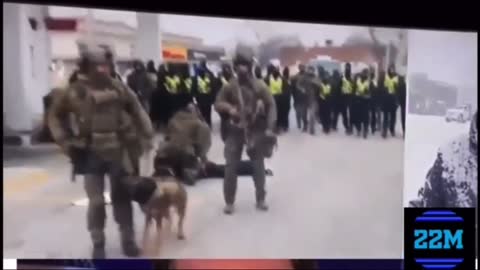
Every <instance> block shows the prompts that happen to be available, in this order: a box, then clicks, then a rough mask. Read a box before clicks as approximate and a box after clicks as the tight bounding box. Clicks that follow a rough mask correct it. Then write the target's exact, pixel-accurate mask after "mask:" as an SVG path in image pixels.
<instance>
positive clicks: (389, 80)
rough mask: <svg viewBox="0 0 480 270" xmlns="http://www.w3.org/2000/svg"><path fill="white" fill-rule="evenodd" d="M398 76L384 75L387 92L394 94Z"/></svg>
mask: <svg viewBox="0 0 480 270" xmlns="http://www.w3.org/2000/svg"><path fill="white" fill-rule="evenodd" d="M397 85H398V76H393V77H390V76H389V75H388V74H387V75H386V76H385V87H387V91H388V93H389V94H395V92H396V91H397Z"/></svg>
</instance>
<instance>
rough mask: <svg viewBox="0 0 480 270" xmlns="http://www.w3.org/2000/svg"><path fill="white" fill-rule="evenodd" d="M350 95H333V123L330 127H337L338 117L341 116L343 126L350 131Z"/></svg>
mask: <svg viewBox="0 0 480 270" xmlns="http://www.w3.org/2000/svg"><path fill="white" fill-rule="evenodd" d="M349 111H350V96H345V95H342V96H338V97H333V123H332V128H333V129H335V130H336V129H337V125H338V118H339V116H342V123H343V127H344V128H345V130H346V131H347V132H350V130H351V125H350V112H349Z"/></svg>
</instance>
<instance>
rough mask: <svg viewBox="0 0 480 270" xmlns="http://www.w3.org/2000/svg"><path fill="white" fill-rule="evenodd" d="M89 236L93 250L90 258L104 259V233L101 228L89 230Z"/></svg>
mask: <svg viewBox="0 0 480 270" xmlns="http://www.w3.org/2000/svg"><path fill="white" fill-rule="evenodd" d="M90 236H91V237H92V243H93V250H92V258H93V259H104V258H105V257H106V254H105V234H104V232H103V230H92V231H90Z"/></svg>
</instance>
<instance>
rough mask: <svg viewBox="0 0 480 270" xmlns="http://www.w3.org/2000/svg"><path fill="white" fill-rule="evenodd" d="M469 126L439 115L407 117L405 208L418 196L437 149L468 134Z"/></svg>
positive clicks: (413, 115)
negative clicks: (449, 120) (459, 136)
mask: <svg viewBox="0 0 480 270" xmlns="http://www.w3.org/2000/svg"><path fill="white" fill-rule="evenodd" d="M469 127H470V123H469V122H467V123H457V122H450V123H447V122H446V121H445V118H444V117H441V116H425V115H415V114H408V115H407V119H406V129H407V132H406V136H405V154H404V157H405V161H404V164H405V172H404V173H405V180H404V193H403V198H404V200H403V201H404V206H408V202H409V201H410V200H412V199H415V198H416V197H417V193H418V189H419V188H420V187H422V186H423V184H424V182H425V177H426V175H427V172H428V170H429V169H430V167H431V166H432V165H433V162H434V160H435V157H436V155H437V150H438V148H439V147H441V146H442V145H444V144H446V143H448V142H449V141H450V140H451V139H453V138H455V137H456V136H457V135H460V134H463V133H467V132H468V129H469Z"/></svg>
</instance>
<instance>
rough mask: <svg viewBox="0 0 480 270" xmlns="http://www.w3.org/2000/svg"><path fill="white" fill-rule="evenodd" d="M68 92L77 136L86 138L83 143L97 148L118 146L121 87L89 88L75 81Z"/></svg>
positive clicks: (98, 149)
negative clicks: (74, 117) (74, 84)
mask: <svg viewBox="0 0 480 270" xmlns="http://www.w3.org/2000/svg"><path fill="white" fill-rule="evenodd" d="M72 89H73V91H72V92H70V98H71V102H72V105H73V106H74V114H75V116H76V121H75V124H76V125H77V127H78V137H83V138H85V139H86V145H87V146H89V147H91V148H92V149H94V150H97V151H99V152H105V151H108V150H112V149H118V148H119V147H120V146H121V142H120V141H121V138H120V137H121V136H122V134H121V132H122V129H123V127H122V126H123V112H124V109H125V100H124V98H123V93H122V90H121V89H117V88H116V87H114V86H113V87H112V88H110V89H104V90H97V89H90V87H89V86H88V85H76V86H74V87H72Z"/></svg>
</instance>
